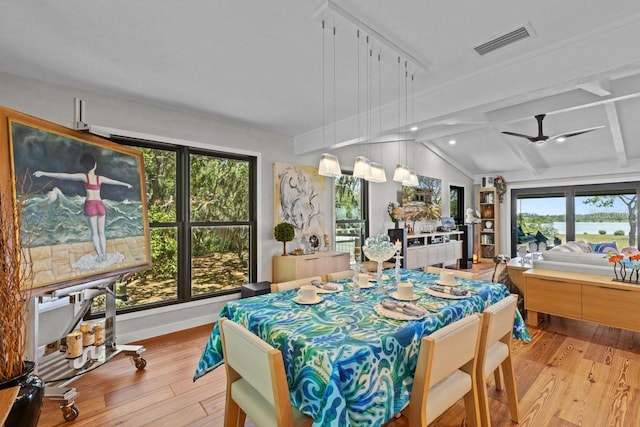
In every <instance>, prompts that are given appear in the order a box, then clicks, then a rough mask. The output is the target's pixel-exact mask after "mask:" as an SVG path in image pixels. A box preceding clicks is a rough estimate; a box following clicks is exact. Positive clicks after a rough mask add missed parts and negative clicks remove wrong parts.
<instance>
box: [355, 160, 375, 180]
mask: <svg viewBox="0 0 640 427" xmlns="http://www.w3.org/2000/svg"><path fill="white" fill-rule="evenodd" d="M353 176H355V177H356V178H364V179H366V180H369V179H371V162H370V161H369V159H368V158H366V157H364V156H358V157H356V162H355V163H354V165H353Z"/></svg>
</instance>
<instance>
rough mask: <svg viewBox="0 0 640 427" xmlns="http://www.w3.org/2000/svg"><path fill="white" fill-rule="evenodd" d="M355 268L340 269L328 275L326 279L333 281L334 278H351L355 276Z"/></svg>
mask: <svg viewBox="0 0 640 427" xmlns="http://www.w3.org/2000/svg"><path fill="white" fill-rule="evenodd" d="M354 274H355V273H354V272H353V270H343V271H338V272H336V273H329V274H327V275H326V281H327V282H331V281H332V280H340V279H351V278H353V276H354Z"/></svg>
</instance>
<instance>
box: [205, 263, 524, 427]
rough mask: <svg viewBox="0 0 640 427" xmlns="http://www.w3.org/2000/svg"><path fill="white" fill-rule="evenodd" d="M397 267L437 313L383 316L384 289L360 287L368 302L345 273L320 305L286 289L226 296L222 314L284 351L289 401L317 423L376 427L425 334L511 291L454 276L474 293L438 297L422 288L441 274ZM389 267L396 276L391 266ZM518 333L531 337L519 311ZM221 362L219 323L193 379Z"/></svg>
mask: <svg viewBox="0 0 640 427" xmlns="http://www.w3.org/2000/svg"><path fill="white" fill-rule="evenodd" d="M400 272H401V280H402V281H407V280H410V281H412V282H413V283H414V289H415V292H416V293H417V294H418V295H420V296H421V298H420V300H418V301H417V304H418V305H420V304H429V305H432V306H433V305H436V306H439V308H438V311H437V312H436V313H432V314H430V315H429V316H427V317H426V318H424V319H422V320H411V321H403V320H394V319H390V318H387V317H383V316H380V315H378V314H377V313H376V311H375V310H374V306H375V305H376V304H378V303H379V302H380V301H381V300H382V299H383V298H387V296H386V295H384V294H383V295H380V294H377V293H375V289H374V288H371V289H362V290H361V291H360V292H361V294H362V295H363V296H364V297H365V301H363V302H358V303H356V302H351V301H349V296H350V295H351V290H350V286H348V283H349V282H348V281H347V280H341V281H338V282H339V283H343V284H345V290H343V291H342V292H338V293H333V294H324V295H323V298H324V300H323V301H322V302H321V303H320V304H316V305H299V304H296V303H295V302H294V301H292V297H294V296H295V295H296V291H295V290H294V291H285V292H278V293H274V294H266V295H260V296H257V297H252V298H247V299H242V300H235V301H231V302H228V303H227V304H226V305H225V306H224V308H223V309H222V311H221V312H220V317H223V316H224V317H226V318H229V319H231V320H234V321H235V322H238V323H240V324H242V325H244V326H245V327H246V328H247V329H249V330H250V331H251V332H253V333H254V334H256V335H257V336H259V337H260V338H262V339H263V340H265V341H267V342H268V343H270V344H271V345H273V346H274V347H275V348H277V349H279V350H280V351H282V354H283V357H284V364H285V369H286V372H287V380H288V383H289V390H290V393H291V402H292V403H293V405H294V406H295V407H297V408H298V409H300V410H301V411H302V412H304V413H305V414H308V415H310V416H311V417H312V418H313V419H314V420H315V423H314V426H379V425H381V424H382V423H384V422H385V421H387V420H389V419H390V418H391V417H393V416H394V414H396V413H397V412H399V411H400V410H401V409H402V408H403V407H404V405H405V404H406V403H407V402H408V401H409V395H410V393H411V386H412V383H413V374H414V371H415V367H416V363H417V356H418V351H419V349H420V340H421V338H422V337H423V336H425V335H428V334H430V333H432V332H434V331H436V330H437V329H440V328H442V327H443V326H445V325H447V324H450V323H452V322H454V321H456V320H458V319H461V318H462V317H464V316H468V315H470V314H472V313H478V312H481V311H483V310H484V309H485V308H486V307H488V306H489V305H491V304H493V303H496V302H497V301H499V300H501V299H502V298H504V297H506V296H507V295H509V291H508V289H507V288H506V286H504V285H502V284H499V283H492V282H485V281H481V280H469V279H457V280H460V281H461V282H462V284H461V286H460V288H461V289H467V290H469V291H470V292H471V295H470V297H469V298H465V299H443V298H438V297H434V296H431V295H429V294H426V293H425V292H424V289H425V288H427V287H429V286H431V285H432V284H434V282H435V281H436V280H437V279H438V276H437V275H434V274H429V273H424V272H422V271H418V270H400ZM386 273H387V274H388V275H389V277H391V278H393V276H394V270H389V271H387V272H386ZM390 280H391V279H390ZM513 334H514V337H515V338H517V339H521V340H525V341H530V339H531V337H530V336H529V333H528V331H527V329H526V327H525V324H524V321H523V319H522V316H521V315H520V313H519V312H516V319H515V323H514V330H513ZM222 363H223V358H222V345H221V341H220V334H219V330H218V325H217V323H216V325H215V326H214V328H213V331H212V332H211V336H210V337H209V340H208V341H207V345H206V347H205V349H204V351H203V353H202V357H201V358H200V361H199V362H198V366H197V369H196V371H195V375H194V381H195V380H196V379H198V378H199V377H201V376H202V375H205V374H206V373H207V372H209V371H211V370H213V369H215V368H216V367H218V366H220V365H221V364H222Z"/></svg>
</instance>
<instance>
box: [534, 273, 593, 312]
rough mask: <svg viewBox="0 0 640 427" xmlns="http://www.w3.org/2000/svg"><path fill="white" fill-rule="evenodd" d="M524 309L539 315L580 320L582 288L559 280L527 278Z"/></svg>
mask: <svg viewBox="0 0 640 427" xmlns="http://www.w3.org/2000/svg"><path fill="white" fill-rule="evenodd" d="M526 286H527V291H526V295H527V297H526V298H525V308H526V309H527V310H532V311H536V312H541V313H548V314H556V315H559V316H563V317H571V318H574V319H580V318H581V317H582V292H581V289H582V286H581V285H579V284H576V283H568V282H563V281H561V280H551V279H539V278H536V277H527V279H526Z"/></svg>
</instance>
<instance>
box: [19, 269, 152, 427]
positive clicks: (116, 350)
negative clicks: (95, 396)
mask: <svg viewBox="0 0 640 427" xmlns="http://www.w3.org/2000/svg"><path fill="white" fill-rule="evenodd" d="M123 278H124V277H123V276H121V277H117V278H113V277H111V278H108V279H101V280H96V281H92V282H89V283H84V284H81V285H76V286H71V287H68V288H64V289H58V290H55V291H53V292H51V293H49V294H43V295H38V296H35V297H33V298H31V307H30V310H29V312H30V315H31V322H29V336H30V337H32V338H31V339H30V342H29V346H28V348H27V354H28V355H29V356H31V357H32V358H33V360H35V361H36V366H37V368H36V372H37V374H38V375H39V376H40V378H42V380H43V381H44V382H45V385H46V387H45V399H49V400H51V401H55V402H58V403H59V405H60V410H61V411H62V416H63V417H64V419H65V420H66V421H73V420H75V419H76V418H77V417H78V415H79V414H80V410H79V409H78V407H77V406H76V404H75V399H76V398H77V397H78V392H77V391H76V389H75V388H74V387H70V386H69V384H70V383H71V382H73V381H74V380H75V379H76V378H78V377H80V376H82V375H84V374H86V373H87V372H90V371H92V370H94V369H96V368H98V367H100V366H102V365H103V364H105V363H106V362H108V361H109V360H111V359H112V358H113V357H115V356H117V355H118V354H120V353H123V354H124V355H125V356H128V357H131V359H132V361H133V363H134V366H135V367H136V369H138V370H142V369H144V368H145V367H146V366H147V361H146V360H145V359H144V358H143V357H142V354H143V353H144V351H145V348H144V347H143V346H139V345H117V344H116V340H115V338H116V299H121V300H125V301H126V300H128V297H127V295H126V294H116V284H117V283H118V282H119V281H121V280H122V279H123ZM99 295H105V318H104V343H103V344H101V345H89V346H85V347H83V349H82V355H81V356H79V357H76V358H74V359H68V358H67V357H66V356H67V353H66V337H67V335H68V334H69V333H71V332H72V331H74V330H75V329H76V327H77V326H78V324H79V323H80V321H81V320H82V318H83V317H84V316H85V315H86V314H87V313H88V311H89V309H90V308H91V304H92V302H93V299H94V298H95V297H97V296H99ZM69 305H71V306H72V307H71V308H72V309H73V312H74V313H75V314H74V316H73V319H72V320H71V322H70V323H69V324H68V326H67V328H66V329H65V331H64V333H63V334H62V335H61V336H60V337H59V338H58V339H56V340H54V341H52V342H49V343H47V344H45V345H40V346H39V345H38V342H39V340H38V330H39V329H40V315H41V314H42V313H45V312H47V311H51V310H57V309H60V308H63V307H65V309H66V310H68V311H69V308H70V307H69Z"/></svg>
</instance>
